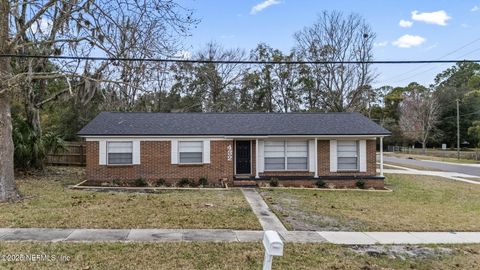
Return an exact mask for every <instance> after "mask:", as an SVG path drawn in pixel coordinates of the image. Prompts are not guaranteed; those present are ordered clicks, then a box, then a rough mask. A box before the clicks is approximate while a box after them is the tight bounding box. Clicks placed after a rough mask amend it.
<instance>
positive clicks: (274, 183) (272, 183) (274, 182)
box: [269, 177, 278, 187]
mask: <svg viewBox="0 0 480 270" xmlns="http://www.w3.org/2000/svg"><path fill="white" fill-rule="evenodd" d="M269 185H270V186H271V187H278V179H277V178H275V177H272V178H271V179H270V182H269Z"/></svg>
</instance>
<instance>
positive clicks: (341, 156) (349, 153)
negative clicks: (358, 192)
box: [337, 140, 358, 171]
mask: <svg viewBox="0 0 480 270" xmlns="http://www.w3.org/2000/svg"><path fill="white" fill-rule="evenodd" d="M337 169H338V170H339V171H357V170H358V141H344V140H338V141H337Z"/></svg>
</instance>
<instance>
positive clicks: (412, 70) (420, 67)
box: [386, 38, 480, 82]
mask: <svg viewBox="0 0 480 270" xmlns="http://www.w3.org/2000/svg"><path fill="white" fill-rule="evenodd" d="M478 41H480V38H477V39H475V40H472V41H470V42H468V43H467V44H464V45H462V46H460V47H458V48H457V49H455V50H453V51H450V52H448V53H447V54H444V55H442V56H440V57H439V58H437V59H435V60H441V59H443V58H445V57H447V56H450V55H452V54H454V53H456V52H459V51H461V50H462V49H464V48H466V47H468V46H470V45H472V44H474V43H476V42H478ZM460 57H464V55H462V56H460ZM426 66H427V65H421V66H419V67H417V68H414V69H411V70H409V71H406V72H404V73H400V74H398V75H396V76H395V78H398V77H400V78H402V76H404V75H407V74H409V73H412V72H415V71H417V70H420V69H422V68H424V67H426ZM427 71H430V69H429V70H426V71H423V72H420V73H416V74H415V75H414V76H413V77H415V76H416V75H419V74H422V73H425V72H427ZM411 77H412V76H410V77H408V78H411ZM391 79H393V77H392V78H388V79H387V80H386V81H389V80H391ZM404 80H406V79H402V80H398V79H397V81H395V82H401V81H404Z"/></svg>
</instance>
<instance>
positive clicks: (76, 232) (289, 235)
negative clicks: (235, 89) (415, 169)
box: [0, 228, 480, 245]
mask: <svg viewBox="0 0 480 270" xmlns="http://www.w3.org/2000/svg"><path fill="white" fill-rule="evenodd" d="M279 234H280V236H281V237H282V238H283V240H284V241H285V242H287V243H332V244H340V245H374V244H467V243H469V244H474V243H480V232H335V231H323V232H315V231H280V232H279ZM262 238H263V231H237V230H214V229H212V230H209V229H207V230H205V229H204V230H195V229H117V230H115V229H54V228H52V229H46V228H1V229H0V241H45V242H108V241H114V242H201V241H209V242H259V241H261V240H262Z"/></svg>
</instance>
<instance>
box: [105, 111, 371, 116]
mask: <svg viewBox="0 0 480 270" xmlns="http://www.w3.org/2000/svg"><path fill="white" fill-rule="evenodd" d="M101 113H115V114H117V113H119V114H120V113H122V114H136V113H138V114H140V113H141V114H267V115H268V114H272V115H275V114H361V113H360V112H118V111H102V112H101ZM361 115H363V114H361Z"/></svg>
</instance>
